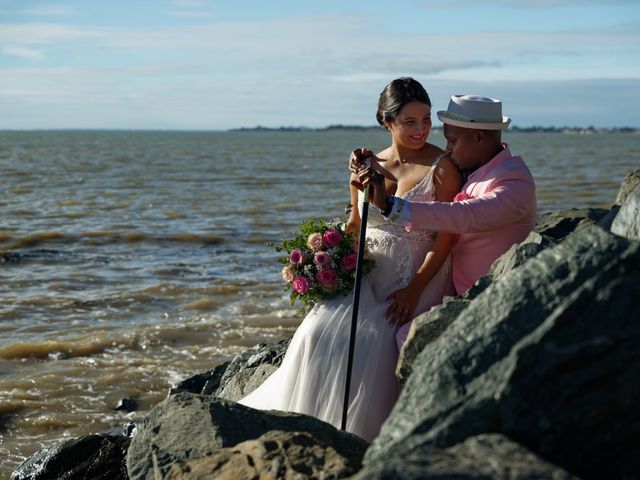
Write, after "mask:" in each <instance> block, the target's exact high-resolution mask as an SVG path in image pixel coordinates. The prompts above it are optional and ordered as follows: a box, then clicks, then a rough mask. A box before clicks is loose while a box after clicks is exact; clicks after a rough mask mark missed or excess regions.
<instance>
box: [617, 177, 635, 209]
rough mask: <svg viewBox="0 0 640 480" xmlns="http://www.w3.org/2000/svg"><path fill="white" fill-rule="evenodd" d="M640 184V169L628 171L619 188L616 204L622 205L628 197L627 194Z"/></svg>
mask: <svg viewBox="0 0 640 480" xmlns="http://www.w3.org/2000/svg"><path fill="white" fill-rule="evenodd" d="M638 185H640V169H638V170H635V171H633V172H629V173H627V176H626V177H624V180H622V184H621V185H620V189H619V190H618V195H617V196H616V204H617V205H622V204H623V203H624V202H625V200H626V199H627V196H628V195H629V194H630V193H631V192H633V191H634V190H635V189H636V187H637V186H638Z"/></svg>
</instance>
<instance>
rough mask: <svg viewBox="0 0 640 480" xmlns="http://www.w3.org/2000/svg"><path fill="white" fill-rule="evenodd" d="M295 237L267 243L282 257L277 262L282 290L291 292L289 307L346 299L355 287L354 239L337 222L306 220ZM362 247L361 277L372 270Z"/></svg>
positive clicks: (356, 241) (356, 250) (307, 307)
mask: <svg viewBox="0 0 640 480" xmlns="http://www.w3.org/2000/svg"><path fill="white" fill-rule="evenodd" d="M298 230H299V232H300V233H299V234H298V235H296V236H295V237H294V238H292V239H290V240H281V241H280V242H279V243H269V245H270V246H271V247H273V248H275V249H276V251H277V252H283V253H286V254H287V256H286V257H281V258H279V259H278V261H279V262H280V263H282V264H284V265H285V266H284V267H283V268H282V278H283V279H284V281H285V285H284V290H285V291H291V294H290V295H289V298H290V299H291V305H293V304H294V302H295V301H296V299H297V300H299V301H301V302H302V303H303V304H304V306H305V310H307V311H308V310H310V309H311V308H313V306H314V305H315V304H316V303H317V302H319V301H321V300H325V299H330V298H335V297H336V296H337V295H347V294H348V293H349V292H351V291H352V290H353V285H354V283H355V273H356V261H357V252H358V237H357V236H356V234H355V233H345V232H344V230H343V229H342V227H341V221H340V220H333V221H329V222H326V221H324V220H323V219H321V218H310V219H307V220H305V221H303V222H302V224H301V225H300V227H299V229H298ZM374 266H375V262H374V261H373V259H371V258H368V256H367V253H366V246H365V255H364V261H363V264H362V270H363V273H368V272H369V271H371V269H372V268H374Z"/></svg>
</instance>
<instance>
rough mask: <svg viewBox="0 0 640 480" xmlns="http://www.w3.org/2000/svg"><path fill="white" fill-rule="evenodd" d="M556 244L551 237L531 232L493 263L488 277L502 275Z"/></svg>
mask: <svg viewBox="0 0 640 480" xmlns="http://www.w3.org/2000/svg"><path fill="white" fill-rule="evenodd" d="M556 243H557V242H556V241H555V240H554V239H553V238H552V237H548V236H546V235H541V234H540V233H538V232H535V231H534V232H531V233H530V234H529V236H528V237H527V238H525V239H524V240H523V241H522V242H521V243H518V244H516V245H512V246H511V248H509V250H507V251H506V252H505V253H504V254H503V255H501V256H500V257H499V258H498V259H497V260H496V261H495V262H493V265H491V269H490V270H489V275H491V277H493V278H495V277H499V276H501V275H504V274H505V273H507V272H510V271H511V270H513V269H514V268H517V267H519V266H520V265H522V264H523V263H524V262H526V261H527V260H528V259H530V258H532V257H535V256H536V255H537V254H538V253H540V252H541V251H542V250H544V249H545V248H549V247H551V246H553V245H556Z"/></svg>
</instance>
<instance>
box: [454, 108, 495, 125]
mask: <svg viewBox="0 0 640 480" xmlns="http://www.w3.org/2000/svg"><path fill="white" fill-rule="evenodd" d="M447 115H448V116H449V117H450V118H451V119H452V120H460V121H462V122H473V123H502V119H500V120H496V119H494V118H492V119H491V120H489V119H483V120H477V119H475V118H471V117H465V116H464V115H460V114H458V113H454V112H451V111H449V110H447Z"/></svg>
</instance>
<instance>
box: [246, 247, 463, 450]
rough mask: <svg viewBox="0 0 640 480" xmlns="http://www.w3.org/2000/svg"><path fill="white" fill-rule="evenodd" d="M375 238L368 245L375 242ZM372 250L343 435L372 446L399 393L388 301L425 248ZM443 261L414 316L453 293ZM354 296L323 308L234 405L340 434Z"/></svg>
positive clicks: (319, 306) (309, 316)
mask: <svg viewBox="0 0 640 480" xmlns="http://www.w3.org/2000/svg"><path fill="white" fill-rule="evenodd" d="M375 238H376V237H375V235H374V239H375ZM378 240H379V241H377V242H374V243H372V244H371V245H370V250H371V251H372V255H373V257H374V259H375V260H376V268H375V269H374V270H372V271H371V272H370V273H368V274H367V275H365V276H364V277H363V279H362V283H361V290H360V302H359V309H358V322H357V332H356V342H355V349H354V360H353V369H352V376H351V387H350V395H349V402H348V405H349V407H348V412H347V430H348V431H350V432H353V433H355V434H357V435H359V436H360V437H362V438H365V439H367V440H372V439H373V438H375V437H376V436H377V434H378V432H379V430H380V427H381V425H382V423H383V422H384V420H385V419H386V418H387V416H388V415H389V412H390V411H391V408H392V407H393V405H394V403H395V401H396V399H397V397H398V393H399V389H400V386H399V384H398V382H397V380H396V377H395V367H396V362H397V359H398V348H397V346H396V341H395V334H396V330H397V328H396V327H395V326H390V325H389V323H388V321H387V319H386V310H387V308H388V307H389V302H388V301H387V297H388V296H389V294H391V293H392V292H394V291H395V290H397V289H399V288H401V287H403V286H405V285H406V284H407V283H408V281H409V280H410V279H411V278H412V277H413V274H415V271H416V270H417V268H418V266H419V265H420V264H421V263H422V261H423V260H424V255H425V254H426V250H427V249H428V247H429V246H430V244H429V243H427V244H425V242H424V241H422V242H415V241H414V242H411V241H408V240H407V239H405V238H402V237H400V238H397V237H395V238H394V237H392V238H388V236H385V235H381V236H380V237H379V238H378ZM450 276H451V274H450V267H449V261H447V263H446V265H445V266H443V268H442V269H441V270H440V272H439V273H438V275H437V276H436V278H434V279H433V281H432V282H431V283H430V284H429V286H428V287H427V288H426V289H425V290H424V291H423V293H422V297H421V300H420V304H419V306H418V309H417V311H416V315H417V314H419V313H421V312H424V311H426V310H427V309H428V308H429V307H431V306H432V305H435V304H438V303H440V302H441V301H442V297H443V295H444V294H447V293H449V292H450V291H451V279H450ZM352 300H353V299H352V295H349V296H346V297H343V296H340V297H338V298H335V299H332V300H328V301H324V302H321V303H319V304H317V305H316V306H315V307H314V308H313V309H312V310H311V311H310V312H309V313H308V314H307V316H306V317H305V319H304V320H303V322H302V323H301V324H300V326H299V328H298V330H297V331H296V333H295V334H294V336H293V338H292V340H291V343H290V345H289V348H288V350H287V353H286V355H285V358H284V359H283V362H282V365H281V366H280V368H279V369H278V370H276V371H275V372H274V373H273V374H272V375H271V376H270V377H269V378H268V379H267V380H266V381H265V382H264V383H263V384H262V385H261V386H259V387H258V388H257V389H256V390H255V391H253V392H252V393H250V394H249V395H247V396H246V397H245V398H243V399H242V400H240V402H239V403H242V404H244V405H247V406H249V407H253V408H257V409H261V410H283V411H290V412H298V413H304V414H308V415H313V416H315V417H317V418H319V419H321V420H324V421H326V422H329V423H331V424H332V425H334V426H335V427H338V428H339V427H340V424H341V419H342V410H343V402H344V393H345V380H346V370H347V358H348V348H349V336H350V329H351V316H352V313H351V312H352Z"/></svg>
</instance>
